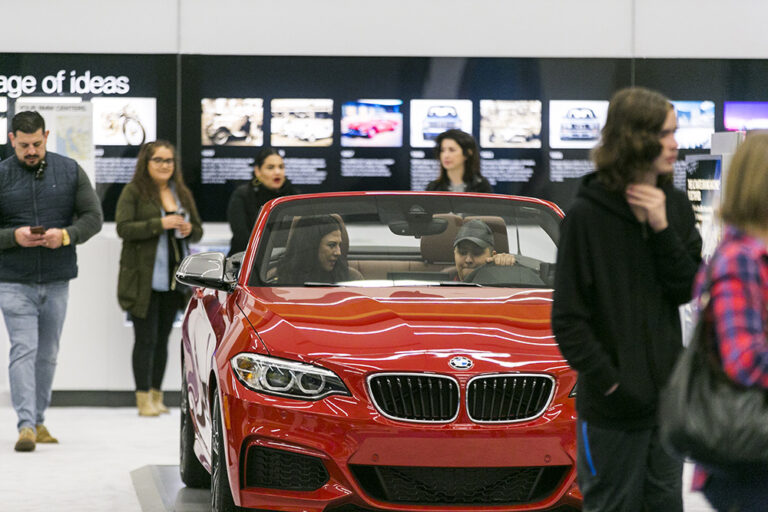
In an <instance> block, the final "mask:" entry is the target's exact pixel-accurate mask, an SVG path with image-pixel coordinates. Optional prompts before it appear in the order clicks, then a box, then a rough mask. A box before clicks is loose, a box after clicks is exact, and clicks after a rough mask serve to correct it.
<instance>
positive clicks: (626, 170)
mask: <svg viewBox="0 0 768 512" xmlns="http://www.w3.org/2000/svg"><path fill="white" fill-rule="evenodd" d="M673 108H674V107H673V106H672V103H670V101H669V100H668V99H667V98H666V97H665V96H664V95H662V94H661V93H658V92H656V91H652V90H650V89H646V88H644V87H629V88H626V89H621V90H620V91H618V92H616V94H614V95H613V97H612V98H611V103H610V106H609V107H608V117H607V119H606V121H605V126H604V127H603V130H602V138H601V141H600V144H599V145H598V146H597V147H596V148H595V149H594V150H593V151H592V160H593V161H594V162H595V166H596V167H597V173H598V176H599V177H600V181H601V182H602V183H603V184H604V185H605V186H606V187H608V188H609V189H611V190H617V191H618V190H624V189H625V188H626V186H627V185H629V184H630V183H633V182H636V181H638V180H639V178H640V177H641V176H642V174H643V173H645V172H646V171H647V170H648V169H649V168H650V166H651V164H652V163H653V161H654V160H655V159H656V157H657V156H659V154H660V153H661V142H660V141H659V134H660V132H661V129H662V127H663V126H664V121H665V120H666V118H667V114H668V113H669V111H670V110H671V109H673Z"/></svg>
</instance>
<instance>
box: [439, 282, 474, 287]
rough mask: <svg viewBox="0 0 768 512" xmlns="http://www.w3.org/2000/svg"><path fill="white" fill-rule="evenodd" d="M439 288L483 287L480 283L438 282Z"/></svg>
mask: <svg viewBox="0 0 768 512" xmlns="http://www.w3.org/2000/svg"><path fill="white" fill-rule="evenodd" d="M439 284H440V286H483V285H481V284H480V283H467V282H465V281H440V283H439Z"/></svg>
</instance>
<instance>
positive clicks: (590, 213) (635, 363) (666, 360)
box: [552, 173, 701, 429]
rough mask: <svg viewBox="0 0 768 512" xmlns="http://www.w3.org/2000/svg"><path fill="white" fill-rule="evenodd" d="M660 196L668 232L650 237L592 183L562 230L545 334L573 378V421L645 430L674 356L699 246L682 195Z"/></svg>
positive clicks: (592, 178)
mask: <svg viewBox="0 0 768 512" xmlns="http://www.w3.org/2000/svg"><path fill="white" fill-rule="evenodd" d="M661 189H662V190H663V191H664V193H665V195H666V207H667V219H668V223H669V226H668V227H667V228H666V229H664V230H663V231H660V232H658V233H654V232H653V230H652V229H651V228H650V226H648V224H647V223H640V222H639V221H638V220H637V218H636V217H635V216H634V215H633V213H632V211H631V210H630V207H629V204H628V203H627V201H626V199H625V197H624V194H623V193H622V192H613V191H610V190H607V189H606V188H605V187H604V186H603V185H602V184H601V183H600V181H599V180H597V174H594V173H593V174H590V175H588V176H586V177H585V178H584V181H583V182H582V184H581V187H580V189H579V191H578V194H577V198H576V201H575V202H574V204H573V206H572V207H571V209H570V210H569V211H568V214H567V215H566V216H565V218H564V220H563V222H562V226H561V232H560V245H559V247H558V255H557V271H556V274H555V292H554V300H553V305H552V330H553V332H554V334H555V338H556V340H557V343H558V345H559V346H560V350H561V351H562V353H563V355H564V356H565V358H566V359H567V360H568V363H569V364H570V365H571V366H572V367H573V368H574V369H575V370H576V371H578V372H579V384H578V388H577V393H576V409H577V412H578V414H579V417H580V418H581V419H583V420H586V421H588V422H592V423H595V424H596V425H602V426H604V427H609V428H621V429H633V428H649V427H651V426H653V425H654V424H655V419H656V405H657V401H658V393H659V390H660V389H661V387H662V386H663V385H664V383H665V382H666V380H667V378H668V377H669V374H670V372H671V370H672V366H673V365H674V363H675V360H676V359H677V355H678V354H679V352H680V350H681V348H682V341H681V328H680V317H679V310H678V306H679V305H681V304H684V303H686V302H688V301H689V300H690V299H691V289H692V285H693V279H694V276H695V274H696V270H697V269H698V266H699V263H700V261H701V237H700V236H699V232H698V230H697V229H696V225H695V219H694V214H693V209H692V208H691V205H690V203H689V202H688V199H687V197H686V196H685V194H684V193H682V192H680V191H679V190H676V189H675V188H674V187H673V186H672V185H671V184H665V185H661ZM617 382H618V383H619V387H618V389H617V390H616V391H615V392H614V393H612V394H611V395H609V396H605V392H606V391H608V389H610V387H611V386H612V385H613V384H614V383H617Z"/></svg>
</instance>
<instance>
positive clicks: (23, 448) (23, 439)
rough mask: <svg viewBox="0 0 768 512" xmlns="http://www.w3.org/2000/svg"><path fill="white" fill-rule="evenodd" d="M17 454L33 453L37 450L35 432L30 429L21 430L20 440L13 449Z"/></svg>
mask: <svg viewBox="0 0 768 512" xmlns="http://www.w3.org/2000/svg"><path fill="white" fill-rule="evenodd" d="M13 449H14V450H16V451H17V452H31V451H32V450H34V449H35V431H34V430H32V429H31V428H29V427H23V428H22V429H21V430H19V440H18V441H16V446H14V447H13Z"/></svg>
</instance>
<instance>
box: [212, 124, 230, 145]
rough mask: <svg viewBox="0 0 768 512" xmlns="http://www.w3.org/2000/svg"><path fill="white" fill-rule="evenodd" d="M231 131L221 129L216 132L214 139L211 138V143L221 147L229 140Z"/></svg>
mask: <svg viewBox="0 0 768 512" xmlns="http://www.w3.org/2000/svg"><path fill="white" fill-rule="evenodd" d="M229 136H230V133H229V130H227V129H226V128H219V129H218V130H216V132H215V133H214V134H213V137H211V142H213V143H214V144H216V145H217V146H221V145H222V144H226V143H227V141H228V140H229Z"/></svg>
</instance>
